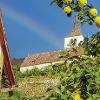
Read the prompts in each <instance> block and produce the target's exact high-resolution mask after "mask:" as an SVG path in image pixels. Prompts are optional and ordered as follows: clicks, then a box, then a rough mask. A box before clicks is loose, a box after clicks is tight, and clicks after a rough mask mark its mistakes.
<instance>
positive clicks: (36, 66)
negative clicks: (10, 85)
mask: <svg viewBox="0 0 100 100" xmlns="http://www.w3.org/2000/svg"><path fill="white" fill-rule="evenodd" d="M63 62H64V61H57V62H52V63H45V64H40V65H34V66H27V67H21V68H20V72H25V71H27V70H32V69H33V68H38V69H40V70H43V69H45V68H46V67H47V66H49V65H51V64H52V65H54V64H57V63H63Z"/></svg>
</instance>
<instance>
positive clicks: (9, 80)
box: [0, 9, 16, 88]
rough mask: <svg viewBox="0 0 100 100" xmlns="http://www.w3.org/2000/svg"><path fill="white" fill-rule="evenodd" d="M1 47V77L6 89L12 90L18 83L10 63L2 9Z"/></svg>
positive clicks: (0, 14)
mask: <svg viewBox="0 0 100 100" xmlns="http://www.w3.org/2000/svg"><path fill="white" fill-rule="evenodd" d="M0 46H1V50H2V53H3V66H2V67H1V68H2V69H1V70H2V76H1V77H2V79H3V80H4V81H5V83H6V87H7V88H12V87H13V86H15V85H16V81H15V77H14V73H13V69H12V65H11V61H10V56H9V51H8V47H7V41H6V37H5V32H4V26H3V19H2V11H1V9H0Z"/></svg>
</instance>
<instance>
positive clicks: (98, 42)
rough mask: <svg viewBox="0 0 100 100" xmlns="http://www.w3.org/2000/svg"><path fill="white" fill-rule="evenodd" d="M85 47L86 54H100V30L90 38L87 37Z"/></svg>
mask: <svg viewBox="0 0 100 100" xmlns="http://www.w3.org/2000/svg"><path fill="white" fill-rule="evenodd" d="M83 47H84V48H85V54H86V55H92V56H98V55H100V32H97V33H96V34H93V35H92V37H91V39H90V40H89V39H88V38H85V40H84V42H83Z"/></svg>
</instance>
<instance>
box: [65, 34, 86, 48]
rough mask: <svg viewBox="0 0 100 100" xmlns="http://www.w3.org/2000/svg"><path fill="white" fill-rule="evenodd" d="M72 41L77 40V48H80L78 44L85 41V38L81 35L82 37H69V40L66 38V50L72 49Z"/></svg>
mask: <svg viewBox="0 0 100 100" xmlns="http://www.w3.org/2000/svg"><path fill="white" fill-rule="evenodd" d="M71 39H76V40H77V43H76V46H78V44H79V43H80V42H81V41H83V40H84V37H83V35H80V36H74V37H67V38H64V49H66V48H70V46H69V43H70V40H71Z"/></svg>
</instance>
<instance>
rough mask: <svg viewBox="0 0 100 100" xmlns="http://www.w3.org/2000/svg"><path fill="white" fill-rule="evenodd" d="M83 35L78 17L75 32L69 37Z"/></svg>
mask: <svg viewBox="0 0 100 100" xmlns="http://www.w3.org/2000/svg"><path fill="white" fill-rule="evenodd" d="M79 35H82V32H81V29H80V21H79V20H78V18H77V17H75V21H74V27H73V31H72V32H71V33H70V34H69V37H74V36H79Z"/></svg>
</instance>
